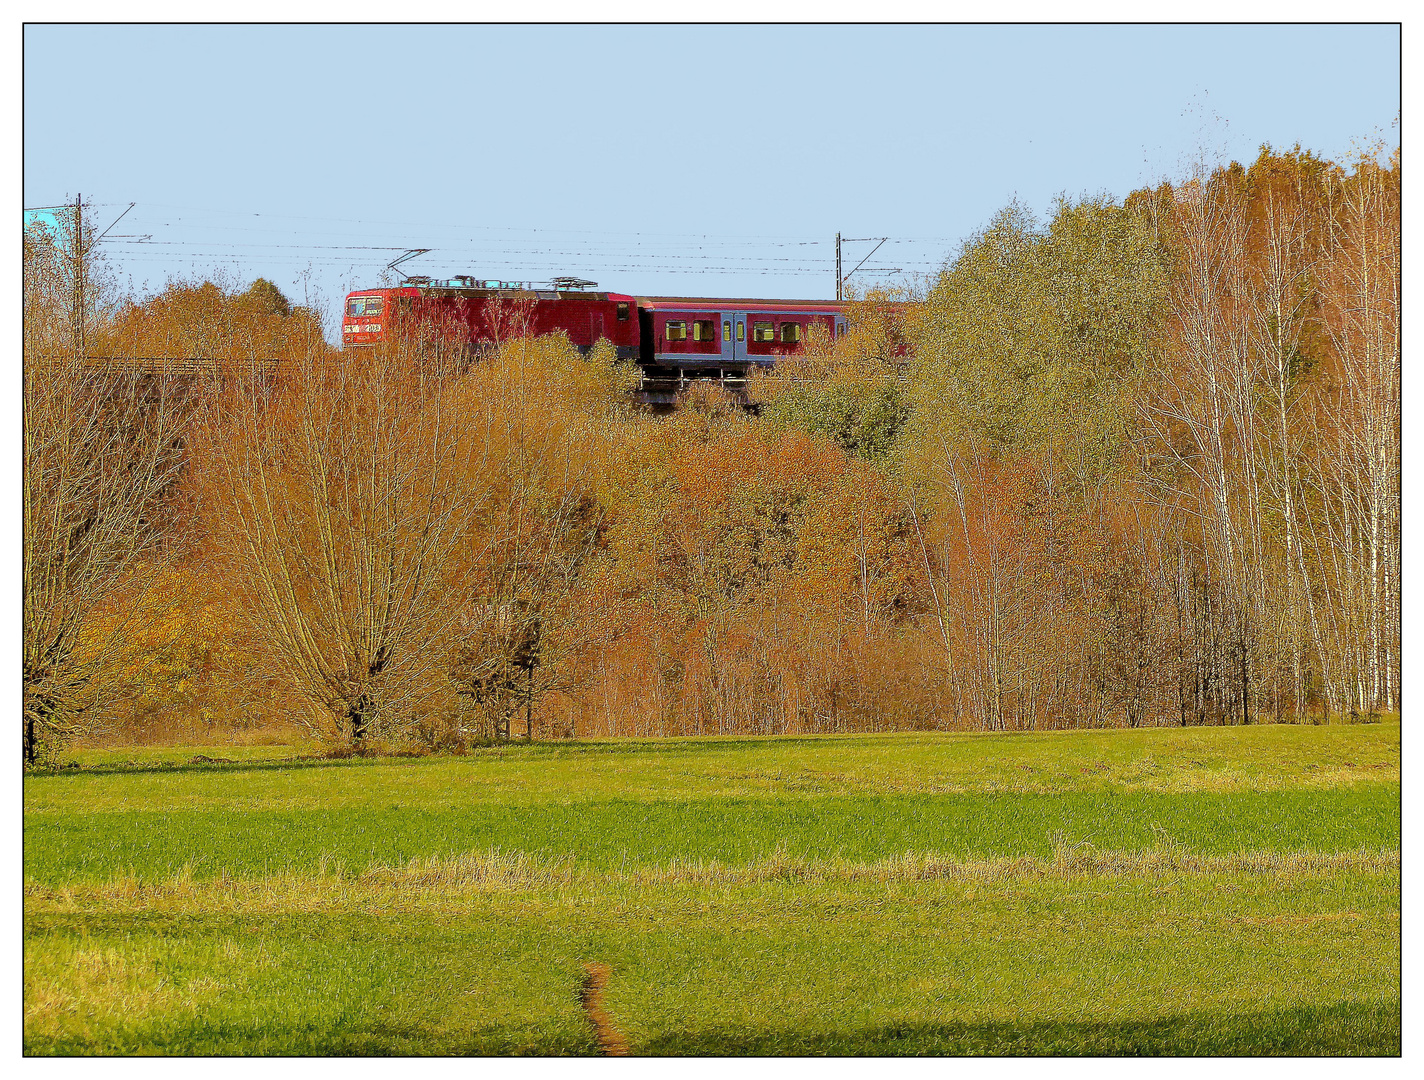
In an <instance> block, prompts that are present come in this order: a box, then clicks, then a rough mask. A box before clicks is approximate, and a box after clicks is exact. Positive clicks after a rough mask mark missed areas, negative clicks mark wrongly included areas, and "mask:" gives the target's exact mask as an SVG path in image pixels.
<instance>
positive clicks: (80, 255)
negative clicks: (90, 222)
mask: <svg viewBox="0 0 1424 1080" xmlns="http://www.w3.org/2000/svg"><path fill="white" fill-rule="evenodd" d="M71 255H72V257H73V259H74V348H75V351H76V353H77V355H78V357H79V359H81V360H83V359H85V358H86V356H85V354H86V352H87V349H86V347H85V343H84V196H83V195H80V194H76V195H75V196H74V243H73V244H72V245H71Z"/></svg>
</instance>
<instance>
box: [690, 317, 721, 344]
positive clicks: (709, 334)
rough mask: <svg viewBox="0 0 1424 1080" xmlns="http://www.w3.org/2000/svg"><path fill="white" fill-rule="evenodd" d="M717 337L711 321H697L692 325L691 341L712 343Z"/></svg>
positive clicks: (714, 324)
mask: <svg viewBox="0 0 1424 1080" xmlns="http://www.w3.org/2000/svg"><path fill="white" fill-rule="evenodd" d="M716 337H717V324H716V323H714V322H713V321H712V320H711V319H698V320H697V321H696V322H695V323H693V324H692V340H693V341H714V340H716Z"/></svg>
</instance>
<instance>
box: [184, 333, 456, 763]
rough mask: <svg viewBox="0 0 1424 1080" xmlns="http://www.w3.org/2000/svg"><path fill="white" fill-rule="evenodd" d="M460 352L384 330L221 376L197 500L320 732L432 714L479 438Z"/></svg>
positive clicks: (262, 634) (354, 735)
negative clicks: (464, 389) (230, 379)
mask: <svg viewBox="0 0 1424 1080" xmlns="http://www.w3.org/2000/svg"><path fill="white" fill-rule="evenodd" d="M459 361H460V356H459V343H458V342H456V341H454V340H453V339H449V340H446V339H442V338H440V337H439V336H436V337H435V338H434V339H432V337H431V336H430V335H420V334H410V335H399V334H397V335H395V340H394V341H393V342H392V343H390V344H387V345H383V346H380V347H377V348H374V349H371V348H367V349H361V350H346V351H343V352H341V353H336V354H329V353H327V352H325V351H324V350H314V351H313V352H312V353H311V354H309V355H308V356H307V357H306V358H304V359H302V360H300V361H297V362H294V363H292V364H290V365H288V366H287V367H286V368H285V369H284V370H282V371H281V372H279V373H277V374H276V375H263V374H260V373H257V372H254V373H253V374H252V375H251V376H249V377H248V378H245V379H238V380H236V381H235V382H234V384H233V386H232V387H231V389H230V391H229V392H228V393H227V394H226V395H225V396H224V397H223V398H222V399H221V400H220V402H218V403H217V404H216V405H215V407H214V409H213V410H212V412H211V414H210V416H209V417H208V419H207V422H206V423H205V425H204V431H203V438H202V443H201V448H200V452H199V455H198V456H199V457H200V460H201V463H202V471H201V476H200V478H199V489H200V496H201V498H202V500H203V503H204V504H205V506H206V511H207V516H208V518H209V521H210V523H211V527H212V529H213V532H214V539H215V541H216V545H217V548H218V550H219V551H220V552H222V553H223V556H224V563H225V569H226V571H227V572H228V573H229V574H230V575H231V578H232V582H233V585H234V587H235V588H236V589H237V590H238V591H239V592H240V594H241V596H242V598H243V600H244V602H245V605H246V607H247V610H248V611H249V613H250V618H251V621H252V624H253V625H252V628H253V630H254V631H255V632H256V636H257V637H258V639H259V640H261V641H262V642H264V643H265V647H266V650H267V652H268V654H269V656H270V659H271V662H272V663H273V664H274V665H275V667H276V668H277V669H278V670H279V671H280V672H281V674H283V675H284V676H285V678H286V680H287V681H288V682H289V683H290V685H291V686H292V687H293V688H294V689H296V690H298V691H299V692H300V693H301V694H302V695H303V696H305V698H306V699H307V700H309V701H311V702H312V703H314V704H315V705H317V706H319V707H320V708H319V709H318V710H316V712H315V715H314V716H312V717H311V718H310V719H309V722H310V724H311V725H312V726H313V727H314V728H315V729H317V730H318V731H320V732H322V733H323V734H327V735H331V734H335V735H336V736H338V737H339V738H343V739H346V740H349V741H350V742H352V743H354V744H361V743H363V741H364V740H366V739H368V738H375V737H381V738H399V737H401V736H403V735H405V734H407V733H408V732H409V731H410V730H411V727H412V725H413V724H414V723H415V722H416V721H417V720H418V719H419V717H420V716H421V715H422V714H423V713H427V712H429V711H430V710H431V709H434V708H437V707H438V705H439V699H440V692H441V690H442V688H443V687H444V686H445V680H444V666H445V654H444V652H443V650H442V648H441V647H440V646H441V644H442V643H443V641H444V640H445V636H446V631H447V629H448V627H449V625H450V623H451V622H452V620H453V619H454V617H455V615H456V613H457V612H458V611H459V609H460V605H459V603H458V596H459V592H460V587H461V582H460V581H459V580H458V570H459V568H460V566H462V565H463V564H462V562H461V561H460V560H457V559H455V558H454V557H453V556H454V554H455V549H456V547H457V546H458V545H459V544H460V543H461V541H462V538H463V537H464V535H465V525H466V522H467V520H468V518H469V515H470V513H471V511H472V500H473V498H474V497H475V496H474V495H472V493H471V492H469V491H467V490H466V489H464V488H463V487H462V481H463V479H464V478H466V477H468V476H470V475H472V474H478V473H479V471H480V467H479V463H478V462H477V461H476V460H472V456H475V455H478V454H479V453H480V452H481V446H480V441H479V440H477V439H473V438H471V437H470V433H469V431H468V428H467V425H466V424H465V417H464V416H463V415H462V414H461V413H460V411H459V410H458V409H456V408H454V407H453V401H452V397H451V391H452V388H453V387H454V385H455V383H456V382H457V380H458V378H459V375H458V368H459Z"/></svg>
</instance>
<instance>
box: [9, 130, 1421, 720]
mask: <svg viewBox="0 0 1424 1080" xmlns="http://www.w3.org/2000/svg"><path fill="white" fill-rule="evenodd" d="M1399 178H1400V164H1399V158H1398V155H1397V154H1396V155H1395V157H1394V158H1393V159H1392V160H1390V161H1388V162H1386V163H1384V164H1380V163H1378V162H1377V161H1376V160H1375V159H1373V158H1369V157H1364V158H1362V159H1361V160H1360V161H1358V162H1356V163H1354V164H1353V165H1352V166H1351V167H1350V168H1349V169H1342V168H1340V167H1338V166H1336V165H1334V164H1331V163H1329V162H1325V161H1322V160H1320V159H1317V158H1315V157H1313V156H1311V155H1310V154H1307V153H1303V152H1301V151H1298V150H1296V151H1292V152H1290V153H1286V154H1278V153H1274V152H1271V151H1269V150H1265V151H1263V152H1262V154H1261V156H1260V158H1259V159H1258V160H1257V161H1256V162H1254V163H1253V164H1252V165H1251V166H1250V167H1242V166H1239V165H1232V166H1231V167H1229V168H1225V169H1218V170H1215V171H1211V170H1203V171H1201V172H1200V173H1199V174H1198V175H1195V176H1193V177H1190V178H1188V179H1187V180H1186V181H1184V182H1182V183H1179V184H1175V185H1163V186H1162V187H1160V188H1158V189H1156V190H1145V191H1140V192H1136V193H1134V194H1133V195H1132V196H1131V197H1130V198H1128V199H1127V200H1126V201H1125V202H1123V203H1117V202H1113V201H1111V200H1107V199H1089V200H1082V201H1078V202H1069V201H1064V202H1063V203H1062V204H1061V205H1060V206H1059V207H1058V208H1057V209H1056V211H1055V212H1054V214H1053V216H1052V218H1051V220H1049V221H1048V222H1047V223H1040V222H1038V221H1036V220H1034V219H1033V218H1032V217H1031V216H1030V215H1028V214H1027V213H1026V212H1024V211H1023V210H1022V209H1020V208H1016V207H1011V208H1009V209H1008V210H1006V211H1004V212H1003V213H1002V214H1000V215H999V216H998V217H997V218H996V219H995V220H994V221H993V222H992V223H991V224H990V226H989V227H988V228H987V229H986V230H985V231H984V232H983V233H981V234H980V235H978V236H976V237H974V238H972V239H971V240H969V241H968V242H967V243H966V244H965V245H964V247H963V249H962V251H961V252H960V253H959V254H958V255H957V257H955V258H954V259H952V260H951V261H949V262H947V264H946V266H945V269H944V271H943V272H942V273H941V274H940V275H939V277H938V278H937V279H936V280H935V281H933V282H932V283H931V284H930V285H929V287H928V288H927V289H926V290H924V291H923V292H922V293H921V294H919V295H917V296H913V297H909V296H888V295H887V296H880V295H871V296H869V297H866V298H864V299H863V300H862V301H860V302H859V303H858V304H857V306H856V310H855V312H854V313H853V314H854V319H853V332H852V333H851V334H849V335H847V336H845V337H844V338H842V339H841V340H839V341H836V342H834V343H833V342H831V341H830V340H829V339H828V338H820V337H816V336H815V335H811V336H810V339H809V340H808V341H807V342H806V345H805V348H804V349H803V350H802V351H801V353H800V354H799V355H797V356H796V357H792V358H787V359H785V360H783V361H781V362H780V363H779V364H778V366H777V367H776V369H774V370H773V371H771V372H769V373H766V374H764V375H762V376H759V377H757V378H754V379H753V380H752V383H751V387H750V392H751V398H752V401H753V404H754V406H755V409H754V410H753V411H749V410H748V409H746V408H745V407H744V403H743V402H742V401H740V400H738V399H736V398H734V397H732V396H730V395H729V394H727V393H726V392H724V391H722V390H720V389H718V388H717V387H716V386H715V385H714V384H712V383H706V384H695V385H694V387H693V389H692V390H691V391H690V392H689V393H688V394H687V395H686V396H685V399H684V400H683V401H682V402H681V403H680V405H679V407H678V408H677V410H676V411H675V412H674V413H673V414H672V415H671V416H668V417H655V416H651V415H647V414H645V413H643V412H640V411H639V410H638V409H637V408H636V407H635V405H634V398H633V395H632V394H631V393H630V391H632V390H634V389H635V388H636V385H637V378H638V377H637V372H636V370H635V369H633V368H631V367H630V366H629V365H627V364H620V363H619V362H618V361H617V360H616V358H615V357H614V355H613V353H612V352H611V350H605V349H604V348H601V347H600V348H596V349H595V350H593V352H592V353H590V354H589V355H581V354H580V353H579V352H578V351H577V350H576V349H574V348H573V347H572V346H570V345H569V343H568V341H567V340H566V339H564V338H562V337H558V336H555V337H547V338H532V337H530V336H528V335H527V334H523V333H521V332H520V327H519V323H520V318H519V316H520V313H519V312H517V311H513V312H510V313H508V315H509V318H508V319H506V320H505V321H504V323H502V324H501V325H502V326H504V327H505V329H506V330H507V331H508V332H507V333H503V332H502V333H501V336H500V340H499V341H497V342H491V343H489V347H488V348H486V349H485V350H483V351H481V352H480V353H478V354H477V355H472V354H471V353H470V352H469V351H468V350H466V349H464V348H462V347H461V343H459V342H457V341H454V340H446V338H447V337H448V334H447V333H446V331H447V329H448V328H440V327H410V328H406V329H407V330H408V331H409V332H408V333H406V334H404V335H398V336H397V339H396V340H395V341H393V342H392V343H390V344H387V345H383V346H380V347H375V348H364V349H349V350H345V351H342V352H336V351H334V350H331V349H329V348H328V347H327V346H326V345H325V344H324V342H322V341H321V339H320V334H319V327H318V326H317V322H316V320H315V318H314V317H312V316H311V315H310V314H309V313H305V312H303V311H301V310H300V309H293V308H292V307H291V306H290V305H289V304H287V303H286V301H285V299H284V298H282V297H281V296H280V293H276V292H275V290H273V289H271V287H270V286H267V285H266V284H265V283H262V282H259V283H257V284H256V285H254V286H252V287H251V288H249V289H246V290H241V291H239V290H235V289H224V288H222V287H219V286H217V285H213V284H198V285H191V286H190V285H179V286H174V287H173V288H171V289H169V290H168V291H167V292H166V293H164V294H163V295H161V296H159V297H156V298H154V299H152V300H150V301H148V302H146V303H129V304H121V305H116V306H114V307H112V308H111V309H110V310H109V312H108V314H107V315H105V316H104V317H102V318H96V319H94V320H93V323H94V326H93V327H92V329H91V330H90V331H89V334H90V341H91V342H94V343H100V344H101V345H102V347H103V348H104V349H108V350H112V351H113V355H116V356H117V355H127V356H145V357H177V356H189V357H191V356H210V357H222V358H228V359H230V360H233V361H237V360H249V361H250V360H261V359H275V358H280V361H281V362H280V363H278V364H277V365H276V366H275V367H273V366H271V365H268V366H265V367H264V366H262V365H250V366H249V367H248V368H247V369H245V373H243V374H235V375H231V376H230V377H227V378H224V379H217V380H210V381H209V382H208V383H205V384H204V389H203V391H202V394H201V395H200V396H201V398H202V402H203V404H202V409H201V410H200V414H198V415H195V416H194V417H193V418H191V422H190V421H188V420H185V421H184V422H185V423H188V424H189V426H188V427H186V428H185V429H184V432H183V438H182V439H181V440H180V442H181V446H182V452H183V454H184V458H183V460H182V462H181V469H180V470H179V472H180V473H181V477H180V478H179V479H177V480H172V482H170V480H171V478H169V477H168V474H167V473H163V474H162V475H161V476H160V477H159V479H161V480H163V481H164V483H163V485H161V486H162V487H163V491H162V499H161V500H160V502H162V505H163V506H167V507H169V510H168V511H167V512H166V515H165V514H164V513H158V512H157V511H156V510H155V512H154V513H153V514H149V513H148V512H147V511H145V513H144V514H141V515H139V517H142V518H143V521H142V523H141V524H140V523H139V521H138V520H137V518H136V519H135V520H134V521H133V522H131V523H129V525H128V526H125V527H126V528H131V531H133V535H134V536H135V537H136V538H137V539H136V540H135V541H134V543H133V544H132V545H131V549H132V554H129V555H124V556H123V557H122V559H121V560H120V562H118V563H115V564H114V573H113V574H112V575H110V577H113V578H115V579H123V580H124V582H127V585H126V586H125V587H124V588H121V587H120V582H119V581H118V580H114V581H112V582H111V581H110V580H109V578H105V579H104V588H103V589H102V590H101V591H102V592H103V595H102V596H99V595H95V596H90V597H87V598H85V599H84V602H83V603H82V604H79V603H77V602H71V603H69V606H68V607H65V608H63V610H64V611H73V612H76V613H77V614H74V615H72V616H71V615H64V616H63V617H64V618H65V619H69V620H70V621H69V622H67V623H65V626H67V627H69V628H68V629H66V630H65V631H64V633H65V634H67V635H68V638H66V639H65V640H67V641H70V642H71V644H72V646H73V648H71V649H70V651H71V652H72V653H73V654H74V657H76V658H78V657H80V654H83V656H85V657H89V659H85V660H83V663H80V660H79V659H74V660H73V663H72V664H71V666H70V668H66V669H65V670H66V671H69V670H71V669H72V673H73V679H72V681H74V682H75V685H76V686H78V685H79V684H84V683H87V682H88V681H101V682H103V683H104V684H105V685H107V686H108V687H109V688H110V689H111V690H112V691H113V693H111V694H110V695H109V698H110V699H112V701H111V702H110V704H108V705H106V706H104V708H102V709H100V708H97V707H96V708H95V709H94V710H91V713H92V715H93V716H95V717H97V716H99V715H100V714H102V715H104V716H107V717H109V718H110V722H111V723H115V724H118V725H120V726H126V728H127V730H128V731H129V733H130V734H131V735H141V734H142V733H143V732H144V731H146V730H158V729H160V728H162V729H163V730H169V729H170V728H171V727H172V726H173V725H174V724H175V723H186V724H189V725H190V726H195V727H196V728H201V729H203V731H205V732H206V733H207V734H211V733H212V731H213V730H214V729H216V728H222V727H226V728H234V727H242V726H251V725H255V724H264V723H286V724H294V723H295V724H298V725H302V726H305V727H306V728H307V730H308V731H310V732H311V733H312V734H314V735H316V736H317V737H320V738H322V739H325V740H329V741H331V742H334V743H342V744H350V745H358V746H359V745H366V744H370V743H383V744H412V743H414V744H419V745H424V746H444V747H450V748H457V747H459V746H462V745H465V744H467V743H469V742H470V741H472V740H478V739H493V738H505V737H512V736H518V735H525V734H527V735H529V736H531V737H536V738H546V737H563V736H594V735H636V736H649V735H711V734H734V733H736V734H750V733H754V734H768V735H780V734H791V733H812V732H813V733H830V732H845V731H875V730H889V729H897V730H903V729H926V730H938V729H949V728H988V729H994V730H1020V729H1031V728H1044V727H1079V726H1117V725H1124V726H1139V725H1144V724H1153V725H1155V724H1216V723H1251V722H1258V721H1263V720H1275V721H1300V720H1306V719H1316V720H1319V719H1323V718H1327V717H1342V716H1345V717H1348V716H1361V715H1368V714H1371V713H1375V712H1379V711H1390V710H1397V709H1398V707H1399V701H1400V652H1399V605H1400V549H1399V527H1400V521H1399V490H1400V488H1399V484H1400V474H1399V465H1400V461H1399V424H1400V401H1399V371H1400V337H1399V305H1400V291H1399V290H1400V233H1399V220H1400V219H1399V213H1400V180H1399ZM27 258H28V249H27ZM27 265H28V263H27ZM27 288H28V285H27ZM62 291H63V290H62V289H61V290H59V291H58V292H57V293H55V295H62ZM274 294H275V295H274ZM43 304H44V297H43V296H40V295H39V294H38V293H36V299H35V305H34V306H35V311H36V314H35V316H34V318H35V320H36V323H35V325H36V326H41V325H42V326H44V327H47V328H48V329H47V330H46V333H47V334H48V335H49V338H48V339H47V340H49V339H53V338H54V337H55V335H56V334H58V335H59V336H60V337H62V335H63V327H64V319H63V318H60V317H56V318H50V319H48V320H47V321H46V319H43V318H41V317H40V316H41V314H42V309H43ZM29 317H30V315H29V312H28V310H27V319H28V318H29ZM505 323H507V326H505ZM56 327H58V329H55V328H56ZM27 341H28V338H27ZM27 348H28V346H27ZM27 369H29V370H32V371H35V372H39V371H40V370H41V369H40V368H39V367H37V366H36V365H35V361H34V360H32V359H31V356H30V354H29V353H28V352H27ZM29 393H30V384H29V382H27V394H29ZM34 400H35V401H36V402H37V403H42V402H44V401H51V400H54V399H53V398H52V397H43V396H36V397H35V399H34ZM36 407H38V405H37V406H36ZM27 408H29V406H28V405H27ZM35 415H37V416H38V415H39V413H36V414H35ZM95 422H97V420H96V421H95ZM141 443H142V440H140V444H141ZM27 445H28V444H27ZM136 445H138V444H136ZM175 445H176V444H175ZM62 449H63V448H62V447H58V446H57V444H56V448H53V449H51V450H47V451H46V453H50V454H51V457H52V458H53V457H54V455H56V454H61V452H62ZM38 460H39V459H36V461H38ZM45 461H47V462H50V463H49V464H45V465H44V468H45V469H47V470H51V471H53V470H55V469H58V470H59V471H58V472H56V473H55V475H56V476H58V475H61V474H63V475H69V474H68V473H64V470H63V469H62V468H60V466H61V465H62V464H63V462H58V464H56V463H55V462H52V461H50V459H48V458H47V459H45ZM55 461H58V459H55ZM27 464H30V463H29V462H28V460H27ZM34 467H35V466H34V465H31V468H34ZM71 471H72V470H71ZM36 475H37V476H38V475H39V474H36ZM43 475H44V476H48V475H50V473H49V472H45V473H44V474H43ZM81 479H82V477H81ZM86 482H87V481H86ZM97 482H98V481H95V482H94V483H97ZM106 482H107V481H106ZM81 486H82V485H81ZM90 486H91V487H92V488H93V493H97V492H98V491H100V490H101V488H100V487H94V486H93V484H91V485H90ZM93 493H91V494H89V495H86V496H84V497H85V498H90V499H91V500H92V498H94V497H95V495H94V494H93ZM29 497H30V496H29V489H27V498H29ZM35 497H36V498H37V499H39V500H41V501H42V500H44V499H50V500H53V499H54V498H56V496H55V495H53V494H51V493H49V492H48V490H45V491H40V490H39V489H37V490H36V495H35ZM141 497H142V498H145V499H148V498H150V497H152V498H157V497H158V496H157V493H153V492H150V493H148V494H144V495H142V496H141ZM154 505H155V507H157V506H158V503H155V504H154ZM174 508H176V509H174ZM71 509H72V508H71ZM80 509H81V510H82V507H81V508H80ZM27 512H28V511H27ZM72 516H73V515H71V517H72ZM82 519H83V514H82V513H80V514H79V517H78V518H77V519H75V520H82ZM36 520H39V518H37V519H36ZM56 520H58V519H56ZM64 520H70V519H69V518H65V519H64ZM145 530H146V531H145ZM60 542H61V540H59V539H57V540H56V543H60ZM124 550H125V551H128V550H129V549H127V548H126V549H124ZM30 556H31V553H30V551H29V549H28V548H27V574H29V573H30V570H29V567H30V565H31V562H30ZM34 557H35V561H34V566H35V567H36V568H39V567H42V566H46V565H52V564H53V561H54V558H55V557H56V556H54V555H53V554H50V555H46V554H45V553H44V552H41V551H38V550H37V551H36V552H35V553H34ZM46 558H48V559H49V560H50V562H49V563H46V562H44V561H43V560H44V559H46ZM140 564H142V566H143V567H144V568H147V569H146V572H147V573H148V574H149V576H148V577H143V576H141V575H138V570H139V567H140ZM111 586H112V587H111ZM53 591H54V589H53V588H52V589H51V592H53ZM52 599H53V598H52ZM42 602H44V601H43V598H37V599H36V601H35V603H36V604H41V603H42ZM56 602H57V601H56ZM56 610H58V609H56ZM35 612H36V614H35V618H34V619H31V617H30V615H29V614H28V613H27V621H26V628H27V634H28V633H29V628H30V626H31V624H32V623H33V624H34V625H35V626H36V627H39V626H40V625H42V624H43V622H44V620H43V619H41V618H40V615H41V614H42V612H40V611H39V609H38V607H37V608H36V609H35ZM56 617H58V616H56ZM124 620H128V622H135V621H136V624H137V625H138V626H140V627H141V629H140V630H139V631H137V632H134V633H125V634H122V635H119V636H121V637H122V640H123V647H122V648H119V649H117V651H114V650H108V651H106V650H104V649H98V648H97V647H95V648H90V649H89V651H88V652H85V650H84V648H82V647H80V645H81V644H82V643H84V642H89V643H93V642H98V641H101V640H105V639H106V634H107V635H108V636H109V637H114V636H115V635H116V633H117V631H116V628H117V627H118V626H119V624H120V623H121V622H124ZM80 623H83V624H84V625H83V627H82V630H81V628H80V626H79V624H80ZM37 632H38V631H37ZM46 632H48V631H46ZM27 647H28V646H27ZM27 655H28V654H27ZM85 665H87V666H85ZM105 665H107V666H105ZM37 670H38V669H37ZM37 686H38V684H37ZM28 692H29V691H28V690H27V693H28ZM35 692H36V693H37V694H39V693H42V692H43V693H48V691H42V690H41V689H36V691H35ZM66 693H69V691H66ZM75 693H76V694H77V690H76V691H75ZM61 698H62V695H61V696H60V697H55V698H54V700H52V701H51V700H50V699H48V698H47V699H45V701H46V702H47V704H45V705H44V706H43V708H44V709H45V710H48V712H47V713H46V714H45V715H46V716H48V715H50V714H52V713H53V714H57V713H58V712H62V711H63V706H64V701H63V700H61ZM27 700H28V699H27ZM36 700H38V699H36ZM86 707H87V706H86ZM106 710H107V711H106ZM86 723H88V721H85V722H79V721H77V720H76V721H74V722H72V723H67V724H66V723H61V722H59V721H58V720H56V721H54V723H53V724H52V728H51V732H50V735H49V736H48V737H50V738H53V739H59V738H62V737H64V736H66V735H70V734H75V733H78V732H80V731H82V730H86Z"/></svg>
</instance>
